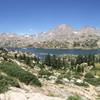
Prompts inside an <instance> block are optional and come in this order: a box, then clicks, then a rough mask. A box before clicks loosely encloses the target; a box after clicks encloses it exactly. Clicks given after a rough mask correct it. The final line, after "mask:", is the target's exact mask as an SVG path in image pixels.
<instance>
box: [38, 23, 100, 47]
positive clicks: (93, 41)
mask: <svg viewBox="0 0 100 100" xmlns="http://www.w3.org/2000/svg"><path fill="white" fill-rule="evenodd" d="M38 41H40V46H41V47H49V48H50V47H52V48H95V47H100V30H99V29H96V28H94V27H90V26H86V27H83V28H81V29H79V30H76V29H74V28H73V27H71V26H68V25H65V24H62V25H59V26H57V27H55V28H54V29H51V30H49V31H48V32H46V33H41V34H39V36H38Z"/></svg>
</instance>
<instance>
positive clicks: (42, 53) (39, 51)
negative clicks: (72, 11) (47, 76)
mask: <svg viewBox="0 0 100 100" xmlns="http://www.w3.org/2000/svg"><path fill="white" fill-rule="evenodd" d="M8 50H10V51H15V50H17V51H23V52H32V53H35V54H36V55H37V56H38V57H39V58H43V57H44V56H45V55H47V54H51V55H65V54H74V55H79V54H82V55H88V54H100V48H98V49H92V50H90V49H89V50H82V49H43V48H9V49H8Z"/></svg>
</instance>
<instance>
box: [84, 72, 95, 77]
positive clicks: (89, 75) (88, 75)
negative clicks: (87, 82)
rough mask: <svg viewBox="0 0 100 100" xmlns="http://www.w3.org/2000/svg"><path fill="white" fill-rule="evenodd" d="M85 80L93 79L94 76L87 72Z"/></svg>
mask: <svg viewBox="0 0 100 100" xmlns="http://www.w3.org/2000/svg"><path fill="white" fill-rule="evenodd" d="M85 78H94V75H93V74H92V73H91V72H89V73H87V74H86V75H85Z"/></svg>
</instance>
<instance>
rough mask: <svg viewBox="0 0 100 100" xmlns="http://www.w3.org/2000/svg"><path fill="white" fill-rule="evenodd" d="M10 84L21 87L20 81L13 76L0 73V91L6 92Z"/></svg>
mask: <svg viewBox="0 0 100 100" xmlns="http://www.w3.org/2000/svg"><path fill="white" fill-rule="evenodd" d="M10 86H15V87H19V84H18V81H17V80H16V79H14V78H12V77H9V76H5V75H1V74H0V93H4V92H6V91H7V90H8V89H9V87H10Z"/></svg>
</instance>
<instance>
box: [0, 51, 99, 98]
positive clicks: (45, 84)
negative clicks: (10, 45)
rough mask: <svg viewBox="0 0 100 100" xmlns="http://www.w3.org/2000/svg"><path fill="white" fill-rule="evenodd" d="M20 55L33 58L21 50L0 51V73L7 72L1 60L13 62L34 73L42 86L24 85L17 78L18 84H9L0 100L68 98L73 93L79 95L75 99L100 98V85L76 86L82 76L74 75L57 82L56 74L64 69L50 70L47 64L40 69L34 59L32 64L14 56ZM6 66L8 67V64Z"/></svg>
mask: <svg viewBox="0 0 100 100" xmlns="http://www.w3.org/2000/svg"><path fill="white" fill-rule="evenodd" d="M16 54H17V55H16ZM22 55H24V57H25V56H28V57H33V58H34V57H35V55H34V54H27V53H22V52H8V53H7V52H6V53H5V51H3V53H1V55H0V56H1V57H0V74H2V75H4V76H6V75H7V72H8V70H7V71H5V70H3V69H2V62H3V63H5V62H7V64H8V65H9V63H10V64H11V65H12V64H13V63H14V64H15V65H17V67H18V68H19V67H20V68H22V69H23V70H25V71H28V72H30V73H31V74H34V75H36V77H38V79H39V81H40V82H41V84H42V86H41V87H38V86H36V84H35V85H30V84H28V85H26V84H25V83H24V82H21V81H19V80H18V79H17V80H18V83H19V86H18V87H14V86H11V85H10V86H9V89H8V91H6V92H4V93H1V94H0V100H70V99H68V98H69V97H70V96H74V95H78V96H80V97H81V99H75V100H100V98H99V97H100V85H98V86H94V85H91V84H89V83H87V84H88V87H87V86H78V85H76V84H75V82H78V83H80V84H81V83H82V81H83V80H82V78H81V79H76V78H74V77H73V78H71V79H68V78H61V79H60V80H59V81H58V82H57V80H58V79H59V78H58V76H59V75H60V76H61V75H63V74H61V73H62V72H63V73H64V72H65V71H64V70H63V71H62V70H60V71H57V70H50V69H49V68H48V67H47V66H46V67H45V68H43V69H41V67H37V66H40V65H41V64H40V65H37V64H36V60H33V59H32V65H34V66H32V65H29V64H30V63H26V62H24V61H22V60H19V59H18V58H16V56H17V57H18V56H19V57H21V58H23V57H22ZM5 56H6V58H5ZM26 61H27V60H26ZM28 62H29V60H28ZM8 65H7V66H8ZM30 66H31V67H30ZM41 66H42V65H41ZM8 67H9V68H10V66H8ZM8 67H7V68H8ZM11 68H14V66H13V65H12V67H11ZM41 70H42V71H41ZM16 71H17V70H16ZM50 73H52V74H50ZM8 74H9V73H8ZM49 74H50V75H49ZM64 74H65V73H64ZM12 75H13V74H12ZM8 76H9V75H8ZM22 77H24V76H22ZM16 78H18V77H16ZM0 88H2V87H0ZM71 100H74V99H71Z"/></svg>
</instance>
